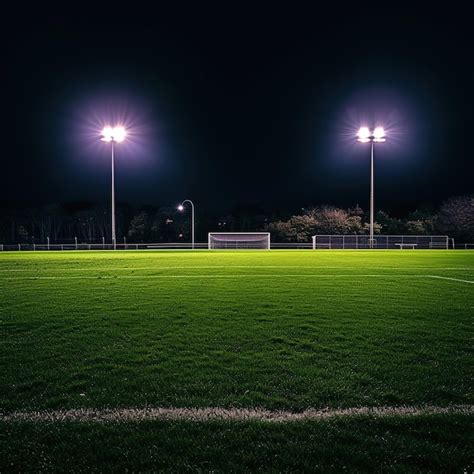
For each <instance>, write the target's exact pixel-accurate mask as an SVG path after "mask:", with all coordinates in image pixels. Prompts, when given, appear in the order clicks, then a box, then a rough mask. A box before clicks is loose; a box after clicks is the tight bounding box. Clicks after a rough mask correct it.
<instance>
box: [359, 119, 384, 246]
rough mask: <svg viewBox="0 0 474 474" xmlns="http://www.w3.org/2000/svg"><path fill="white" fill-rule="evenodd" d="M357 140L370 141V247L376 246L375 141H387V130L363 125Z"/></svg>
mask: <svg viewBox="0 0 474 474" xmlns="http://www.w3.org/2000/svg"><path fill="white" fill-rule="evenodd" d="M357 140H358V141H359V142H361V143H369V142H370V231H369V233H370V236H369V247H370V248H371V249H372V248H374V143H380V142H384V141H385V130H384V129H383V127H376V128H375V129H374V130H373V131H370V130H369V129H368V128H367V127H361V128H360V129H359V132H358V133H357Z"/></svg>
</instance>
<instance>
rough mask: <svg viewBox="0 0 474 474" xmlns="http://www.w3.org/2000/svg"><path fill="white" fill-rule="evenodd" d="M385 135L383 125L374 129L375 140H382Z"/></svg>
mask: <svg viewBox="0 0 474 474" xmlns="http://www.w3.org/2000/svg"><path fill="white" fill-rule="evenodd" d="M384 137H385V130H384V129H383V127H376V129H375V130H374V139H375V140H382V138H384Z"/></svg>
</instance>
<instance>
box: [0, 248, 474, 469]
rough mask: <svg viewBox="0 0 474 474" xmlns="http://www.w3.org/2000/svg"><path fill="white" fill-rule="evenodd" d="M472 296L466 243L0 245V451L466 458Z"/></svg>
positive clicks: (313, 461)
mask: <svg viewBox="0 0 474 474" xmlns="http://www.w3.org/2000/svg"><path fill="white" fill-rule="evenodd" d="M473 314H474V252H469V251H446V250H440V251H438V250H431V251H423V250H417V251H348V250H346V251H326V250H323V251H223V252H219V251H196V252H187V251H176V252H174V251H139V252H132V251H126V252H120V251H117V252H57V253H56V252H51V253H41V252H37V253H30V252H16V253H7V252H5V253H0V316H1V325H2V345H1V360H2V365H3V369H2V390H1V394H0V395H1V410H2V420H1V425H2V432H3V434H2V435H1V436H2V440H1V441H2V448H1V450H2V456H1V458H2V460H1V461H0V471H2V472H4V471H8V470H32V469H37V470H38V469H39V470H51V469H55V470H63V469H67V468H68V467H69V468H71V467H73V468H74V469H76V470H84V471H87V470H89V469H91V468H95V469H97V470H102V471H103V470H114V469H118V470H124V469H126V468H128V469H130V470H159V469H174V470H175V471H186V470H204V471H209V470H218V471H219V470H223V471H228V470H241V471H243V470H258V469H261V470H316V471H317V470H321V471H341V470H345V469H347V470H350V471H351V470H377V469H379V470H387V471H397V470H423V469H426V470H446V469H452V470H463V469H472V465H473V464H472V461H473V456H472V451H471V449H470V446H471V445H472V441H473V436H472V414H473V409H472V406H473V392H472V315H473ZM183 408H186V410H182V409H183ZM128 409H133V410H128ZM180 409H181V410H180Z"/></svg>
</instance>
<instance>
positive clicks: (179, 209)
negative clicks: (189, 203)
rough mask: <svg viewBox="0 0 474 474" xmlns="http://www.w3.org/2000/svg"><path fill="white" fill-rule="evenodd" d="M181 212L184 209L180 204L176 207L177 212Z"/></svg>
mask: <svg viewBox="0 0 474 474" xmlns="http://www.w3.org/2000/svg"><path fill="white" fill-rule="evenodd" d="M183 210H184V207H183V205H182V204H180V205H179V206H178V211H181V212H182V211H183Z"/></svg>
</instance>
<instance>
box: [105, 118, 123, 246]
mask: <svg viewBox="0 0 474 474" xmlns="http://www.w3.org/2000/svg"><path fill="white" fill-rule="evenodd" d="M126 135H127V132H126V130H125V128H124V127H122V126H121V125H118V126H115V127H110V126H107V127H104V129H103V130H102V138H101V140H102V141H103V142H107V143H110V148H111V154H112V162H111V163H112V245H113V247H114V250H116V249H117V238H116V234H115V143H120V142H123V141H124V140H125V137H126Z"/></svg>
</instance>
